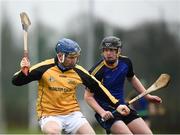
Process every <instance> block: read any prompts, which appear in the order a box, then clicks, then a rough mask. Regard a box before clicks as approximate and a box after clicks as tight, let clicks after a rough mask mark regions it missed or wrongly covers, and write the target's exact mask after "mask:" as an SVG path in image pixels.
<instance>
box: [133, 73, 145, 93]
mask: <svg viewBox="0 0 180 135" xmlns="http://www.w3.org/2000/svg"><path fill="white" fill-rule="evenodd" d="M130 81H131V83H132V86H133V87H134V88H135V90H136V91H137V92H139V93H142V92H144V91H146V89H145V88H144V86H143V85H142V83H141V82H140V80H139V79H138V78H137V77H136V76H135V75H134V77H133V78H132V79H131V80H130Z"/></svg>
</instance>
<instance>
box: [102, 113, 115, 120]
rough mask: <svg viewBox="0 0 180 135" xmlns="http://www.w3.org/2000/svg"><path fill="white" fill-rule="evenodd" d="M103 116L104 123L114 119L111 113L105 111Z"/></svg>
mask: <svg viewBox="0 0 180 135" xmlns="http://www.w3.org/2000/svg"><path fill="white" fill-rule="evenodd" d="M100 115H101V118H102V120H103V121H106V120H109V119H111V118H114V116H113V114H112V113H111V112H110V111H104V112H103V113H102V114H100Z"/></svg>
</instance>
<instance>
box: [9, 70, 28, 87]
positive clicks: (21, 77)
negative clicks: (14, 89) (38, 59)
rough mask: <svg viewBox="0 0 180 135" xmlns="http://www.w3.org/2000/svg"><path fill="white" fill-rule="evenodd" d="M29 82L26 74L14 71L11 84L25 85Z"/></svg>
mask: <svg viewBox="0 0 180 135" xmlns="http://www.w3.org/2000/svg"><path fill="white" fill-rule="evenodd" d="M29 82H30V79H29V77H28V76H26V75H25V74H24V73H23V72H21V71H20V72H19V73H16V74H15V75H14V76H13V78H12V84H13V85H16V86H21V85H25V84H27V83H29Z"/></svg>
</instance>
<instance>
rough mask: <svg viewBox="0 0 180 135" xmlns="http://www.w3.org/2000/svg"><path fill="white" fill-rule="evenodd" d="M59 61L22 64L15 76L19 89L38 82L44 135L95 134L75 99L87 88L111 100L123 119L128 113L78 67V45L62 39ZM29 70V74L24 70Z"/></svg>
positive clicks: (39, 116)
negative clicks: (64, 133)
mask: <svg viewBox="0 0 180 135" xmlns="http://www.w3.org/2000/svg"><path fill="white" fill-rule="evenodd" d="M55 50H56V53H57V55H56V57H55V58H52V59H48V60H45V61H43V62H40V63H38V64H36V65H34V66H32V67H30V62H29V59H27V58H26V57H24V58H23V59H22V60H21V64H20V65H21V70H20V71H19V72H17V73H15V74H14V76H13V78H12V83H13V84H14V85H17V86H21V85H25V84H27V83H29V82H31V81H35V80H37V81H38V97H37V106H36V107H37V115H38V120H39V124H40V127H41V130H42V132H43V133H45V134H61V131H62V130H64V131H65V132H66V133H68V134H95V132H94V130H93V129H92V127H91V126H90V124H89V123H88V121H87V120H86V118H85V117H84V116H83V114H82V113H81V112H80V107H79V105H78V102H77V98H76V88H77V86H78V85H79V84H83V85H85V86H86V87H87V88H89V89H91V92H93V91H96V93H99V94H101V95H103V96H104V97H105V98H106V99H108V100H109V102H110V104H111V105H112V106H113V107H115V108H116V109H117V111H118V112H119V113H121V114H122V115H127V114H128V113H129V111H130V110H129V108H128V107H127V106H126V105H120V102H119V100H117V99H116V98H115V97H114V96H112V95H111V94H110V92H109V91H108V90H107V89H106V88H105V87H104V86H103V85H102V84H101V83H100V82H99V81H98V80H96V79H95V77H93V76H92V75H90V74H89V73H88V71H86V70H85V69H84V68H83V67H81V66H80V65H78V64H77V61H78V59H79V56H80V51H81V49H80V47H79V45H78V44H77V43H76V42H75V41H73V40H71V39H66V38H63V39H61V40H59V41H58V43H57V44H56V47H55ZM24 67H28V68H29V70H28V72H27V70H24V69H25V68H24Z"/></svg>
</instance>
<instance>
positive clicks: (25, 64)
mask: <svg viewBox="0 0 180 135" xmlns="http://www.w3.org/2000/svg"><path fill="white" fill-rule="evenodd" d="M20 66H21V71H22V72H23V73H24V74H25V75H26V76H27V75H28V73H29V68H30V61H29V59H28V58H27V57H23V58H22V60H21V63H20Z"/></svg>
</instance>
